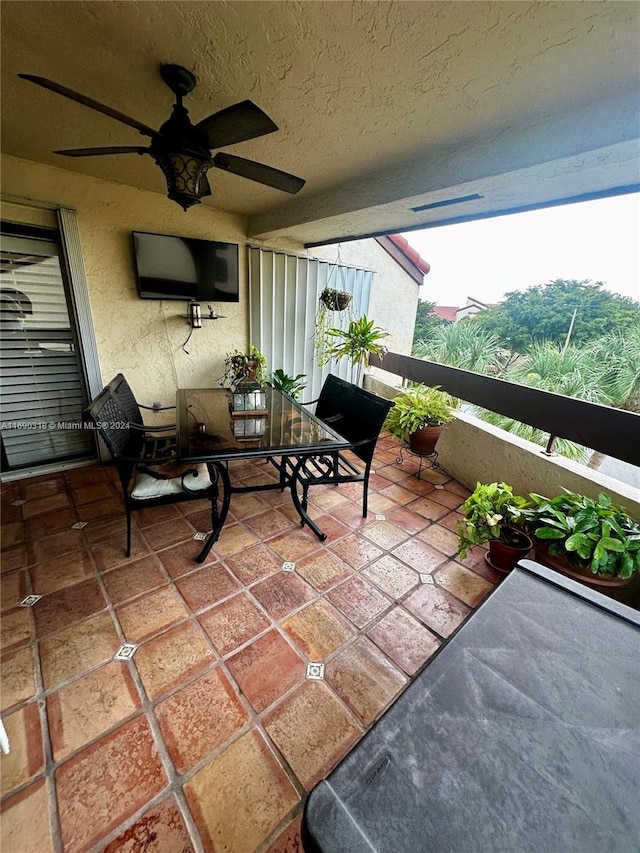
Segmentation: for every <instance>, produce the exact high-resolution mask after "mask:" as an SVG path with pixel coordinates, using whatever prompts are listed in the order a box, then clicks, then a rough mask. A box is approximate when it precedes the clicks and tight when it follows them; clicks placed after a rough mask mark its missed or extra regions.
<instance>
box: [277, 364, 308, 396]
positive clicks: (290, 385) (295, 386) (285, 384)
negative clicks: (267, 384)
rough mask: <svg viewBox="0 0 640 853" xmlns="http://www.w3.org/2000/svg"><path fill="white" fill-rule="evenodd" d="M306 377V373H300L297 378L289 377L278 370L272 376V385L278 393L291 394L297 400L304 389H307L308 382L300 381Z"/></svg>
mask: <svg viewBox="0 0 640 853" xmlns="http://www.w3.org/2000/svg"><path fill="white" fill-rule="evenodd" d="M305 376H306V374H305V373H298V375H297V376H289V375H288V374H287V373H285V372H284V370H281V369H280V368H278V370H274V371H273V373H272V374H271V385H272V386H273V387H274V388H277V389H278V391H284V392H285V394H289V396H291V397H293V399H294V400H297V399H298V398H299V396H300V392H301V391H302V390H303V388H306V387H307V384H306V382H301V381H300V380H301V379H304V378H305Z"/></svg>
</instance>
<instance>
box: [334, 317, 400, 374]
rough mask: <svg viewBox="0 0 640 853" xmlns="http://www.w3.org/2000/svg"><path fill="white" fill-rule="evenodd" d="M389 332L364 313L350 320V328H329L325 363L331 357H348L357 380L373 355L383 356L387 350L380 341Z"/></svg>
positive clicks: (352, 372) (387, 335)
mask: <svg viewBox="0 0 640 853" xmlns="http://www.w3.org/2000/svg"><path fill="white" fill-rule="evenodd" d="M387 337H389V333H388V332H385V331H384V329H381V328H379V327H378V326H375V325H374V321H373V320H369V319H368V318H367V316H366V314H363V315H362V317H360V318H359V319H357V320H351V321H350V322H349V327H348V329H346V330H345V329H336V328H333V329H328V330H327V331H326V333H325V339H326V343H327V346H326V349H325V352H324V363H326V362H327V361H328V360H329V359H330V358H336V359H338V360H340V359H341V358H348V359H349V360H350V361H351V375H352V380H353V381H354V382H355V381H356V380H357V379H358V378H359V372H360V370H361V369H362V367H363V366H364V367H366V366H367V365H368V364H369V358H370V356H371V355H372V354H373V355H380V356H383V355H384V354H385V352H386V351H387V349H386V347H385V346H384V345H383V344H381V343H380V341H382V340H383V339H384V338H387Z"/></svg>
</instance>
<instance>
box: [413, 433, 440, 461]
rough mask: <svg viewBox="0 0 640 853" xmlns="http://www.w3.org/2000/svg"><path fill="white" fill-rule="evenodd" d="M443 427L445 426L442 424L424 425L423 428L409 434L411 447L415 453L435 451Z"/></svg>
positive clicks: (424, 454) (422, 453)
mask: <svg viewBox="0 0 640 853" xmlns="http://www.w3.org/2000/svg"><path fill="white" fill-rule="evenodd" d="M443 429H444V427H442V426H432V427H422V429H417V430H416V431H415V432H412V433H411V435H410V436H409V447H410V448H411V450H413V452H414V453H419V454H420V455H421V456H426V455H427V454H428V453H433V451H434V449H435V446H436V442H437V441H438V438H439V437H440V433H441V432H442V430H443Z"/></svg>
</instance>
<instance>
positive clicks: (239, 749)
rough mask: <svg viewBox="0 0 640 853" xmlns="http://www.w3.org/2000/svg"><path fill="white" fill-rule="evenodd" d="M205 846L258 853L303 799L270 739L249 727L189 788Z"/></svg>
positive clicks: (188, 793) (245, 852)
mask: <svg viewBox="0 0 640 853" xmlns="http://www.w3.org/2000/svg"><path fill="white" fill-rule="evenodd" d="M184 791H185V795H186V798H187V802H188V803H189V806H190V808H191V811H192V813H193V815H194V818H195V821H196V824H197V826H198V830H199V831H200V834H201V836H202V840H203V844H204V848H205V850H224V849H226V850H228V851H233V853H253V851H255V850H256V849H257V848H258V847H259V846H260V844H261V843H262V841H263V840H264V839H265V838H266V837H267V836H268V835H269V834H270V833H271V832H273V831H274V829H275V828H276V827H277V826H278V824H279V823H280V821H282V820H283V819H284V818H285V817H286V815H287V814H288V813H289V812H290V811H291V810H292V809H293V807H294V806H295V805H296V804H297V803H298V802H299V800H300V798H299V796H298V794H297V793H296V791H295V789H294V787H293V785H292V784H291V782H290V781H289V779H288V778H287V776H286V774H285V772H284V770H283V769H282V767H281V766H280V765H279V764H278V761H277V760H276V758H275V756H274V755H273V753H272V752H271V750H270V749H269V747H268V746H267V744H266V742H265V740H264V739H263V738H262V737H261V736H260V734H259V733H258V732H257V731H255V730H252V731H249V732H247V733H246V734H245V735H243V736H242V737H241V738H240V739H239V740H237V741H235V743H233V744H231V746H228V747H227V748H226V749H225V750H224V751H223V752H222V753H221V754H220V755H219V756H218V757H217V758H215V759H214V760H213V761H212V762H210V763H209V764H207V765H205V767H203V768H202V770H199V771H198V772H197V773H196V774H195V776H194V777H193V778H192V779H191V780H190V781H189V782H187V784H186V785H185V786H184Z"/></svg>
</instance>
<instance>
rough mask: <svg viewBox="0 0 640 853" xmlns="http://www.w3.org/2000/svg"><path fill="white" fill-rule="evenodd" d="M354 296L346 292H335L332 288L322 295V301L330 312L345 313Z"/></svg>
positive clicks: (327, 288) (326, 289) (326, 288)
mask: <svg viewBox="0 0 640 853" xmlns="http://www.w3.org/2000/svg"><path fill="white" fill-rule="evenodd" d="M351 299H352V295H351V294H350V293H348V292H347V291H346V290H333V289H332V288H330V287H325V289H324V290H323V291H322V293H321V294H320V301H321V302H322V304H323V305H324V306H325V307H326V308H328V309H329V310H330V311H344V310H345V308H347V307H348V305H349V303H350V302H351Z"/></svg>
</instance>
